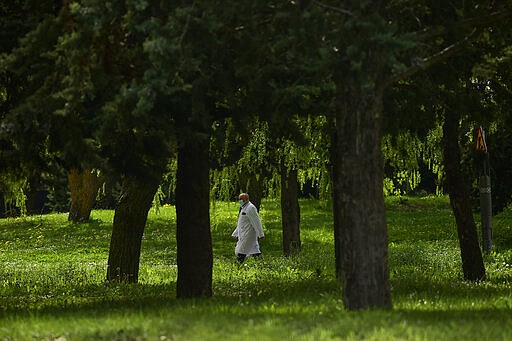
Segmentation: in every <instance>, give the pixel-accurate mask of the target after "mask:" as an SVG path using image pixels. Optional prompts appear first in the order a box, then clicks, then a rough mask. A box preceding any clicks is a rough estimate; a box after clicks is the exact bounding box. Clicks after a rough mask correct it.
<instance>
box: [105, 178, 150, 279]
mask: <svg viewBox="0 0 512 341" xmlns="http://www.w3.org/2000/svg"><path fill="white" fill-rule="evenodd" d="M157 188H158V181H157V180H154V179H152V180H149V179H142V178H138V177H134V176H127V177H126V178H125V179H124V181H123V186H122V188H121V194H120V197H119V200H118V202H117V205H116V210H115V214H114V223H113V229H112V237H111V239H110V252H109V256H108V268H107V281H108V282H119V283H137V281H138V279H139V260H140V251H141V243H142V235H143V233H144V228H145V226H146V221H147V217H148V211H149V209H150V208H151V205H152V202H153V198H154V196H155V193H156V190H157Z"/></svg>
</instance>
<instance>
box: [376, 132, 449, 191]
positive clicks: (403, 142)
mask: <svg viewBox="0 0 512 341" xmlns="http://www.w3.org/2000/svg"><path fill="white" fill-rule="evenodd" d="M441 139H442V128H441V126H440V125H438V126H437V127H436V128H435V129H432V130H431V131H429V132H428V134H427V135H426V136H425V137H424V138H420V137H419V136H418V135H416V134H413V133H410V132H403V133H400V134H398V135H395V136H393V135H385V136H384V138H383V139H382V152H383V155H384V164H385V179H384V193H385V194H386V195H403V194H411V193H413V192H414V191H415V190H416V189H417V188H418V187H419V186H420V183H421V181H422V174H421V171H420V170H421V166H422V165H424V166H425V167H424V168H426V170H427V171H429V172H430V173H432V174H433V175H435V177H436V178H437V181H436V183H435V186H436V187H435V188H434V189H432V188H431V189H430V191H431V192H434V193H435V194H440V193H441V192H442V181H441V180H442V177H443V175H444V173H443V158H442V152H441ZM424 175H425V174H424Z"/></svg>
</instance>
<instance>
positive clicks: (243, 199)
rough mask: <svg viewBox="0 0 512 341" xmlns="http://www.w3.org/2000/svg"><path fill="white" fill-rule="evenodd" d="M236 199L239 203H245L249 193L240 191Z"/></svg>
mask: <svg viewBox="0 0 512 341" xmlns="http://www.w3.org/2000/svg"><path fill="white" fill-rule="evenodd" d="M238 201H239V202H240V205H243V204H245V203H246V202H248V201H249V194H247V193H240V195H239V196H238Z"/></svg>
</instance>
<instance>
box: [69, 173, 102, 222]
mask: <svg viewBox="0 0 512 341" xmlns="http://www.w3.org/2000/svg"><path fill="white" fill-rule="evenodd" d="M68 182H69V190H70V193H71V205H70V207H69V214H68V221H74V222H81V221H87V220H89V217H90V216H91V210H92V207H93V206H94V202H95V201H96V195H97V194H98V189H99V187H100V180H99V178H98V175H97V174H96V172H94V171H92V170H91V169H84V170H79V169H78V168H72V169H71V170H69V172H68Z"/></svg>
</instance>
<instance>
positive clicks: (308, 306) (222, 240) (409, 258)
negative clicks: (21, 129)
mask: <svg viewBox="0 0 512 341" xmlns="http://www.w3.org/2000/svg"><path fill="white" fill-rule="evenodd" d="M386 204H387V208H388V209H387V217H388V227H389V241H390V248H389V250H390V255H389V262H390V275H391V279H390V281H391V290H392V299H393V310H391V311H380V310H375V311H360V312H347V311H346V310H345V309H344V308H343V304H342V302H341V289H340V283H338V282H337V280H336V279H335V276H334V251H333V233H332V214H331V212H330V208H329V206H328V205H327V204H325V203H323V202H318V201H314V200H305V201H301V213H302V217H301V223H302V229H301V234H302V240H303V251H302V252H301V254H300V255H298V256H296V257H293V258H284V257H283V256H282V255H281V231H280V230H281V227H280V212H279V203H278V202H277V201H272V200H267V201H264V202H263V207H262V213H261V217H262V220H263V223H264V227H265V231H266V236H267V238H266V239H265V241H264V242H263V243H262V251H263V253H264V256H263V258H262V259H261V260H253V259H249V260H248V261H247V262H246V263H244V264H243V265H242V266H239V265H238V264H236V263H235V262H234V250H233V249H234V245H233V242H232V241H231V238H230V235H231V231H232V230H233V229H234V225H235V224H236V218H237V213H238V209H237V206H236V204H235V203H215V204H214V205H212V208H211V226H212V237H213V246H214V269H213V270H214V273H213V289H214V297H212V298H210V299H196V300H178V299H176V298H175V295H176V291H175V285H176V274H177V269H176V242H175V229H176V217H175V213H174V208H173V207H164V208H162V209H160V212H159V213H158V214H156V213H155V212H154V211H151V212H150V216H149V219H148V224H147V227H146V231H145V234H144V239H143V245H142V255H141V262H140V274H139V278H140V283H139V284H134V285H106V284H104V277H105V272H106V263H107V258H108V247H109V242H110V232H111V222H112V219H113V212H112V211H93V213H92V219H91V221H90V222H88V223H85V224H73V223H69V222H68V221H67V215H65V214H50V215H45V216H34V217H25V218H18V219H2V220H0V252H1V254H0V340H61V341H62V340H254V339H257V340H280V339H285V340H361V339H364V340H462V339H465V340H509V339H512V308H511V306H512V288H511V283H512V247H511V246H512V227H511V226H512V210H508V211H505V212H504V213H502V214H500V215H499V216H497V217H495V218H494V219H493V224H494V226H493V228H494V237H495V240H494V242H495V248H494V250H495V251H494V252H493V253H491V254H489V255H486V256H485V262H486V268H487V275H488V279H487V281H485V282H481V283H467V282H464V281H463V280H462V273H461V261H460V254H459V250H458V242H457V236H456V228H455V224H454V221H453V216H452V213H451V210H450V207H449V203H448V200H447V198H446V197H441V198H388V199H387V201H386Z"/></svg>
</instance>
